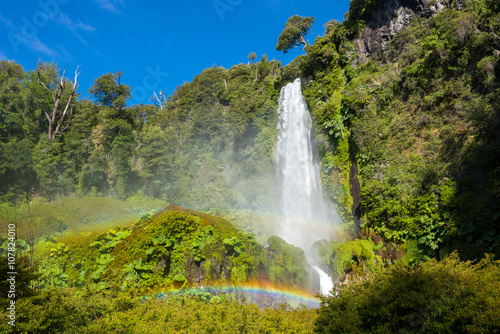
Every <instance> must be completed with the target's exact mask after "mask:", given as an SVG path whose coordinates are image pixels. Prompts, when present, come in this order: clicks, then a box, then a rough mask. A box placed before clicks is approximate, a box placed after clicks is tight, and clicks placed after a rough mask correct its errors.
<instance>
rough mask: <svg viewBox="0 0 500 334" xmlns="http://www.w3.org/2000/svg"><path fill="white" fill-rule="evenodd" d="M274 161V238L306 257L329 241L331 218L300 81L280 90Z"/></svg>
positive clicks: (327, 277) (325, 275) (327, 285)
mask: <svg viewBox="0 0 500 334" xmlns="http://www.w3.org/2000/svg"><path fill="white" fill-rule="evenodd" d="M276 161H277V177H278V185H279V186H278V188H279V189H278V192H279V202H278V210H279V216H280V221H279V225H278V231H277V234H278V235H279V236H280V237H282V238H283V239H284V240H285V241H286V242H288V243H290V244H293V245H295V246H298V247H300V248H302V249H303V250H304V252H305V253H306V256H307V257H310V256H311V246H312V244H313V243H314V242H315V241H317V240H320V239H328V238H330V237H331V236H330V235H329V233H331V231H332V222H333V219H334V217H333V215H332V212H333V211H332V210H331V209H330V207H329V205H328V204H327V202H326V201H325V199H324V197H323V192H322V190H321V183H320V177H319V161H318V156H317V154H316V146H315V145H314V142H313V128H312V120H311V115H310V114H309V110H308V109H307V104H306V101H305V98H304V96H303V95H302V90H301V86H300V79H296V80H295V81H294V82H293V83H289V84H287V85H286V86H285V87H283V88H282V89H281V93H280V101H279V107H278V138H277V145H276ZM318 269H319V268H318ZM318 269H317V270H318ZM322 273H323V274H324V275H322V274H321V273H319V272H318V274H319V275H320V285H321V286H324V287H329V289H331V286H333V283H332V281H331V278H330V277H329V276H328V275H327V274H326V273H324V272H322ZM321 280H323V282H321ZM325 280H329V282H326V281H325ZM322 293H323V291H322Z"/></svg>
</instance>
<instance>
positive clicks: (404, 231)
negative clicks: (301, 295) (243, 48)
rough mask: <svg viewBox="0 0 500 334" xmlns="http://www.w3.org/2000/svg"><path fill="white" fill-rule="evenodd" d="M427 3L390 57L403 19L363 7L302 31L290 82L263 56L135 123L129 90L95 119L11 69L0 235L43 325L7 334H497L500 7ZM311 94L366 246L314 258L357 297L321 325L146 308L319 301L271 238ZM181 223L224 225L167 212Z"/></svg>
mask: <svg viewBox="0 0 500 334" xmlns="http://www.w3.org/2000/svg"><path fill="white" fill-rule="evenodd" d="M425 3H426V6H427V7H426V8H423V9H422V10H421V11H420V12H417V14H415V15H413V16H412V17H411V19H408V21H407V22H406V23H405V24H404V27H402V28H401V30H400V31H399V32H398V33H397V34H394V35H391V36H389V37H387V36H385V37H384V38H386V40H385V41H384V43H385V44H384V47H383V48H380V50H378V52H373V53H371V54H367V53H366V52H365V51H364V50H365V49H367V48H368V47H369V45H365V46H364V47H362V46H363V43H370V39H369V38H364V37H363V36H365V35H364V34H365V33H366V31H368V30H369V29H373V30H376V29H378V28H377V25H376V24H373V22H372V21H370V20H372V19H373V17H380V16H381V15H380V13H387V12H390V11H389V10H388V6H389V5H388V2H386V1H382V0H378V1H364V0H353V1H352V2H351V7H350V11H349V13H348V14H347V15H346V19H345V21H344V22H342V23H338V22H334V21H330V22H328V23H327V24H326V30H325V33H324V36H320V37H318V38H317V39H316V40H315V41H314V43H313V44H311V45H309V44H307V43H305V41H304V35H305V34H306V33H307V30H308V29H309V27H310V24H311V23H312V22H314V19H313V18H312V17H311V18H301V17H299V16H294V17H292V18H291V19H290V20H289V22H288V23H287V25H286V27H285V30H284V31H283V34H282V36H281V38H280V39H279V43H281V44H280V45H279V48H280V49H281V50H289V49H290V48H291V47H294V46H303V47H304V50H305V54H304V55H302V56H299V57H298V58H297V59H295V60H294V61H293V62H291V63H290V64H288V65H286V66H282V65H281V63H280V62H279V61H276V60H272V61H269V60H268V59H267V57H266V56H265V55H264V56H262V58H261V60H260V61H257V56H256V55H255V54H254V53H250V54H249V56H248V59H250V60H251V61H252V62H251V63H249V64H246V65H245V64H239V65H235V66H233V67H231V68H230V69H224V68H222V67H213V68H208V69H206V70H205V71H203V72H202V73H201V74H200V75H198V76H196V77H195V78H194V79H193V80H192V82H189V83H185V84H183V85H182V86H179V87H177V89H176V90H175V92H174V93H173V94H172V95H171V96H169V97H168V98H166V99H165V98H164V97H163V96H162V95H160V96H159V98H158V96H156V100H155V101H154V102H155V103H154V104H151V105H135V106H128V105H127V101H128V99H129V98H130V96H131V95H130V87H128V86H127V85H125V84H123V83H122V82H121V75H122V73H120V72H118V73H107V74H104V75H102V76H101V77H99V78H97V79H96V80H95V82H94V85H92V87H90V88H89V93H90V94H91V95H92V96H93V101H91V100H88V99H79V98H78V96H77V95H75V96H73V95H71V92H72V91H71V88H72V87H73V84H74V82H71V81H68V80H66V79H65V80H66V81H65V80H61V75H62V73H61V72H60V71H59V69H58V67H57V65H56V64H54V63H40V64H38V66H37V67H36V69H35V70H32V71H31V70H28V71H25V70H24V69H23V68H22V67H21V66H20V65H18V64H16V63H15V62H6V61H2V62H0V202H1V203H0V209H1V216H0V221H2V226H1V227H0V228H1V229H5V226H7V224H8V223H16V224H17V226H18V233H19V237H20V239H19V243H18V245H19V248H20V249H19V252H20V254H21V253H23V254H25V257H24V258H23V260H20V268H19V270H20V272H21V273H22V275H21V276H22V277H23V278H22V279H21V278H20V280H21V281H20V282H21V286H22V288H21V290H20V293H21V294H20V296H19V310H20V311H19V314H23V317H24V318H19V324H20V326H19V327H18V328H16V329H13V328H11V327H4V328H2V331H6V332H8V331H9V330H10V331H19V332H26V331H27V332H47V330H48V328H51V329H52V330H53V331H54V332H61V331H64V332H79V333H80V332H82V333H83V332H96V331H99V330H103V331H104V329H106V330H105V331H106V332H141V331H142V332H151V331H167V332H168V331H169V332H183V331H184V332H185V331H195V332H224V331H229V332H259V331H260V332H264V333H265V332H308V331H311V330H312V325H311V324H312V322H314V321H315V319H316V318H317V320H316V324H315V327H314V329H315V331H317V332H319V333H337V332H352V333H363V332H366V333H372V332H380V333H382V332H405V333H407V332H422V331H426V332H436V333H442V332H444V333H446V332H450V333H461V332H464V333H465V332H475V333H485V332H490V333H495V332H500V320H499V319H498V316H497V312H495V310H497V309H498V306H499V305H498V303H499V299H498V295H500V291H499V288H498V287H499V286H498V277H499V275H500V271H499V263H498V262H495V261H494V260H493V258H492V256H498V254H500V229H499V226H500V225H499V223H500V201H499V197H500V166H499V161H500V136H499V133H500V117H499V110H498V108H499V106H500V85H499V80H498V78H499V75H500V60H499V58H500V51H499V50H500V37H499V35H500V13H499V11H500V6H499V5H498V4H497V2H496V1H493V0H466V1H465V0H464V1H455V2H446V1H441V0H439V1H426V2H425ZM437 3H439V4H441V5H443V7H444V9H443V10H441V11H439V12H436V11H434V12H433V11H432V10H431V8H432V7H435V6H436V4H437ZM402 5H403V6H404V5H407V2H403V4H402ZM390 13H392V14H391V15H393V17H392V18H389V19H388V21H387V25H390V24H394V22H400V17H399V16H398V15H400V14H401V12H397V13H399V14H397V13H396V12H390ZM384 15H385V14H384ZM375 42H377V41H375ZM378 42H380V41H378ZM277 47H278V46H277ZM372 49H373V48H372ZM296 77H301V78H302V83H303V92H304V95H305V97H306V100H307V102H308V105H309V109H310V111H311V114H312V116H313V119H314V126H315V130H316V140H317V145H318V152H319V155H320V160H321V173H322V179H323V185H324V189H325V192H326V193H327V195H328V196H329V197H330V199H332V200H333V201H334V202H335V203H336V207H337V210H338V213H339V215H340V216H341V217H342V219H343V221H344V223H345V224H344V231H343V232H342V233H340V232H339V234H342V235H345V236H347V237H348V238H349V240H337V241H326V240H322V241H318V242H317V243H316V244H315V245H314V250H315V251H316V257H317V261H318V262H320V263H321V265H322V267H323V269H325V270H327V271H329V272H330V274H332V275H333V276H335V277H337V278H339V279H340V280H341V281H343V282H344V283H345V284H344V285H342V286H339V287H337V288H336V293H337V295H335V296H333V295H332V296H327V297H324V298H323V303H322V305H321V308H320V309H319V310H318V312H317V313H314V312H313V311H308V310H305V309H301V308H299V309H293V310H292V309H289V308H288V307H287V306H283V307H282V308H281V309H279V310H259V309H257V308H255V307H254V306H250V305H241V304H238V303H235V302H233V301H230V300H217V301H212V302H207V301H206V300H205V301H204V300H199V299H196V298H194V299H193V298H180V299H175V298H174V299H172V300H171V301H169V302H168V303H166V302H165V301H161V300H156V299H150V300H148V301H144V300H142V299H140V297H139V296H141V295H143V294H145V293H151V292H153V291H155V287H158V288H161V289H170V288H181V287H187V286H192V285H196V284H200V283H201V282H203V283H204V284H217V281H220V282H226V283H227V282H229V283H231V284H241V283H243V282H248V281H252V280H259V279H264V280H268V281H272V282H273V283H275V284H278V285H283V286H286V287H297V286H301V287H310V286H311V284H312V283H311V282H312V278H311V277H310V273H309V272H308V271H307V268H306V264H305V259H303V252H302V251H301V250H300V249H296V248H295V247H293V246H290V245H287V244H286V243H285V242H284V241H283V240H281V239H280V238H277V237H270V238H268V236H269V235H270V234H271V233H272V228H270V227H269V226H270V223H271V221H270V219H267V218H266V216H265V215H260V213H263V212H270V211H271V208H272V206H273V182H274V181H273V179H274V177H273V175H274V172H273V164H274V157H273V147H274V139H275V137H276V108H277V100H278V96H279V90H280V88H281V87H282V86H283V85H284V84H286V83H287V82H289V81H291V80H293V79H295V78H296ZM40 82H41V83H43V85H42V84H41V83H40ZM61 87H62V88H61ZM51 92H52V93H53V94H52V93H51ZM58 92H61V94H60V105H61V108H60V109H57V108H56V119H55V121H54V120H51V119H50V115H49V114H50V112H49V111H51V110H54V96H57V94H58ZM68 102H69V103H68ZM66 105H68V106H69V107H68V113H67V114H66V115H65V118H64V122H61V127H60V128H59V130H58V131H56V130H55V128H54V124H57V121H58V120H60V119H61V117H62V113H63V109H64V106H66ZM46 113H47V115H46ZM168 203H174V204H176V205H183V206H186V207H189V208H192V209H195V210H200V211H203V212H208V213H211V214H213V213H216V214H218V215H222V216H224V217H225V218H227V220H226V219H223V218H220V217H216V216H212V215H208V214H204V213H201V212H197V211H193V210H188V209H183V208H180V207H168V208H167V209H166V211H162V212H158V213H156V212H157V211H159V210H161V209H163V208H165V207H166V206H167V205H168ZM134 222H135V224H134ZM230 222H231V223H233V224H234V225H236V226H237V227H239V228H241V229H242V230H244V231H245V232H242V231H240V230H238V229H236V228H235V227H234V226H233V225H231V224H230ZM0 231H1V232H2V237H3V236H4V234H3V230H0ZM249 232H251V233H252V234H253V235H251V234H249ZM3 241H5V238H4V239H2V243H3ZM262 243H266V246H267V248H265V247H264V246H262V245H261V244H262ZM3 244H4V245H3V246H2V251H5V243H3ZM454 252H456V253H454ZM487 253H490V254H493V255H486V254H487ZM297 256H299V257H300V261H298V260H297ZM458 258H460V259H462V260H478V261H479V262H478V263H477V264H473V263H471V262H460V261H459V260H458ZM481 259H482V260H481ZM436 260H438V261H440V262H436ZM2 263H3V262H2ZM395 263H396V265H395V266H394V267H391V266H390V265H392V264H395ZM387 267H389V268H387ZM5 272H6V270H2V274H3V273H5ZM2 281H3V280H2ZM30 281H32V283H31V284H30V283H29V282H30ZM4 288H6V287H4V286H2V289H4ZM82 298H83V300H84V301H85V302H84V303H79V302H77V300H80V299H82ZM2 303H4V300H2ZM2 305H3V304H2ZM41 305H44V306H43V307H42V306H41ZM91 305H92V306H91ZM180 306H182V307H184V308H186V310H190V311H189V312H183V311H181V310H180ZM4 309H5V308H4V307H3V306H2V312H3V310H4ZM34 313H37V314H38V315H39V316H38V317H36V318H34V317H31V315H32V314H34ZM158 314H163V315H164V317H165V318H164V319H163V320H164V321H163V322H162V321H159V322H158V321H157V318H158ZM165 314H167V315H165ZM207 314H212V315H213V314H216V315H217V316H215V317H213V316H211V317H208V316H207ZM152 319H154V320H152ZM2 326H3V325H2Z"/></svg>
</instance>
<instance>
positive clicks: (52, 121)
mask: <svg viewBox="0 0 500 334" xmlns="http://www.w3.org/2000/svg"><path fill="white" fill-rule="evenodd" d="M78 67H79V66H77V67H76V70H75V80H74V82H73V87H72V88H71V92H70V94H69V97H68V101H67V102H66V105H65V106H64V109H63V110H62V113H60V112H59V105H60V104H61V97H62V94H63V92H64V90H65V88H66V84H67V82H66V81H65V80H64V74H65V71H63V73H62V75H61V79H60V81H59V82H58V83H57V87H56V88H55V90H52V89H50V88H49V87H47V85H45V84H44V83H43V82H42V76H41V74H40V69H38V70H37V73H38V82H39V83H40V85H42V87H43V88H45V89H46V90H47V91H48V92H49V93H50V95H51V96H52V101H53V102H54V108H53V109H52V114H51V115H49V113H48V112H47V111H45V110H44V113H45V117H47V120H48V121H49V139H50V141H51V142H52V143H53V142H54V140H55V139H56V136H57V135H58V134H59V132H60V129H61V124H62V123H63V121H64V117H66V114H67V113H68V110H70V107H71V110H70V113H71V112H72V109H73V106H72V105H71V101H72V100H73V97H74V96H75V94H76V90H77V88H78V75H79V74H80V73H79V72H78ZM58 117H59V119H57V118H58ZM56 122H57V123H56ZM68 125H69V123H68ZM54 127H55V129H54Z"/></svg>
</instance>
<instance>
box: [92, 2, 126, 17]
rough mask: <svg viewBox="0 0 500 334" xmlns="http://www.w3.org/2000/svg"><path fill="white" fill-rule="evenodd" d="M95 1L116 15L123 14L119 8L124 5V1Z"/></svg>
mask: <svg viewBox="0 0 500 334" xmlns="http://www.w3.org/2000/svg"><path fill="white" fill-rule="evenodd" d="M95 1H96V2H97V4H98V5H99V6H100V7H101V8H102V9H105V10H107V11H109V12H111V13H114V14H119V13H121V10H120V8H119V7H120V6H121V5H122V4H123V0H95Z"/></svg>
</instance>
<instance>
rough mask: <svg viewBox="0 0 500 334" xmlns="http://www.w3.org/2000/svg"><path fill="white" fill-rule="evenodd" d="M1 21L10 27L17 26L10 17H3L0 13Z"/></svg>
mask: <svg viewBox="0 0 500 334" xmlns="http://www.w3.org/2000/svg"><path fill="white" fill-rule="evenodd" d="M0 21H2V22H3V23H4V24H5V25H6V26H7V27H9V28H12V29H15V28H16V26H15V25H14V23H12V21H10V20H9V19H6V18H5V17H3V15H2V14H0Z"/></svg>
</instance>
